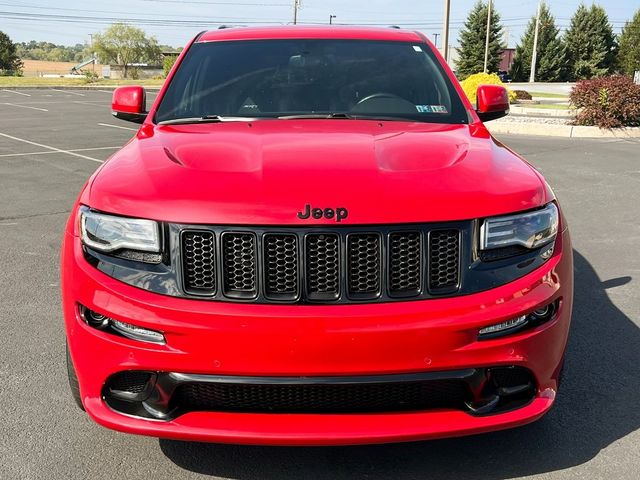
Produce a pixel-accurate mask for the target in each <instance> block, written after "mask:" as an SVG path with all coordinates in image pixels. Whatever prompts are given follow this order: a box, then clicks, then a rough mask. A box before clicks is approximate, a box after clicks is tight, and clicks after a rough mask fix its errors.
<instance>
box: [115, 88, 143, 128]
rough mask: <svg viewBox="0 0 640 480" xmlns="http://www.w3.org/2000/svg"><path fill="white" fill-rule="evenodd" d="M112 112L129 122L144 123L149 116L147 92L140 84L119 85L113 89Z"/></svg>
mask: <svg viewBox="0 0 640 480" xmlns="http://www.w3.org/2000/svg"><path fill="white" fill-rule="evenodd" d="M111 113H112V114H113V116H114V117H116V118H119V119H120V120H126V121H127V122H135V123H142V122H144V119H145V118H147V94H146V92H145V91H144V88H142V87H139V86H131V87H118V88H116V89H115V90H114V91H113V98H112V100H111Z"/></svg>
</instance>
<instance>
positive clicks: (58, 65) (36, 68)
mask: <svg viewBox="0 0 640 480" xmlns="http://www.w3.org/2000/svg"><path fill="white" fill-rule="evenodd" d="M23 62H24V67H23V69H22V74H23V75H24V76H25V77H39V76H41V75H43V74H52V75H66V74H68V73H69V72H70V71H71V69H72V68H73V67H74V66H75V65H77V63H76V62H48V61H45V60H23ZM82 71H83V72H91V71H94V72H96V73H97V74H98V75H100V74H101V73H102V65H99V64H98V65H87V66H86V67H84V68H83V69H82Z"/></svg>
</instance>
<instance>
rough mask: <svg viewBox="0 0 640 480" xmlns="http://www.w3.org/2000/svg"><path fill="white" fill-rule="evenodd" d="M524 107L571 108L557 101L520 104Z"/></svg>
mask: <svg viewBox="0 0 640 480" xmlns="http://www.w3.org/2000/svg"><path fill="white" fill-rule="evenodd" d="M521 106H523V107H525V108H543V109H547V110H573V109H572V108H571V106H570V105H563V104H561V103H560V104H558V103H531V104H524V103H523V104H521Z"/></svg>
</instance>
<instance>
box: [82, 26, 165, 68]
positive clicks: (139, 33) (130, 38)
mask: <svg viewBox="0 0 640 480" xmlns="http://www.w3.org/2000/svg"><path fill="white" fill-rule="evenodd" d="M93 38H94V41H93V47H94V49H95V51H96V53H97V54H98V57H99V58H100V61H102V62H113V63H116V64H117V65H122V67H123V70H124V72H123V75H124V78H127V73H128V70H129V67H130V65H131V64H132V63H155V64H159V63H160V62H161V58H160V48H159V47H158V41H157V40H156V39H155V37H147V35H146V34H145V32H144V31H143V30H141V29H139V28H136V27H132V26H130V25H125V24H123V23H114V24H113V25H111V26H110V27H109V28H108V29H107V30H106V31H105V32H104V33H98V34H96V35H94V37H93Z"/></svg>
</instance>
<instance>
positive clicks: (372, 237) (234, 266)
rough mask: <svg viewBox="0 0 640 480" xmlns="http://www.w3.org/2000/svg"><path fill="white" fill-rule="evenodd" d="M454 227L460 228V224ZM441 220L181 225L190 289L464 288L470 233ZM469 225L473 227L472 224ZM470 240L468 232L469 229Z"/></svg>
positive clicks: (299, 298)
mask: <svg viewBox="0 0 640 480" xmlns="http://www.w3.org/2000/svg"><path fill="white" fill-rule="evenodd" d="M454 226H455V228H453V227H454ZM437 227H438V226H430V225H425V226H414V227H407V228H403V227H402V226H399V227H375V228H374V229H373V231H371V228H372V227H340V228H337V227H334V228H326V229H325V228H322V230H321V231H320V230H319V228H301V229H295V230H294V229H288V228H282V227H280V228H278V229H276V228H273V229H250V228H244V227H242V228H241V227H236V228H237V230H225V229H224V228H222V227H189V226H184V227H183V229H181V230H180V232H181V235H180V239H181V247H180V248H181V252H182V262H183V264H182V267H181V270H182V276H183V285H184V291H185V293H186V294H187V295H200V296H202V297H210V298H213V299H216V300H217V299H219V300H224V299H228V300H238V301H253V302H258V303H268V302H270V301H273V302H290V303H291V302H316V303H318V302H320V303H329V302H339V303H347V302H359V301H360V302H364V301H374V300H376V301H394V300H403V299H422V298H430V297H434V296H440V295H449V294H452V293H454V292H457V291H458V289H459V288H460V285H461V283H462V282H461V278H460V275H461V273H460V272H461V271H462V270H461V266H460V265H461V262H462V261H465V262H469V261H470V252H468V253H466V254H465V255H464V256H463V252H464V250H463V249H462V248H461V246H462V238H463V232H465V231H467V232H469V231H470V228H471V225H470V223H463V222H458V223H457V224H446V227H447V228H442V227H440V228H437ZM465 229H466V230H465ZM464 235H465V236H464V238H468V237H469V234H468V233H465V234H464Z"/></svg>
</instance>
